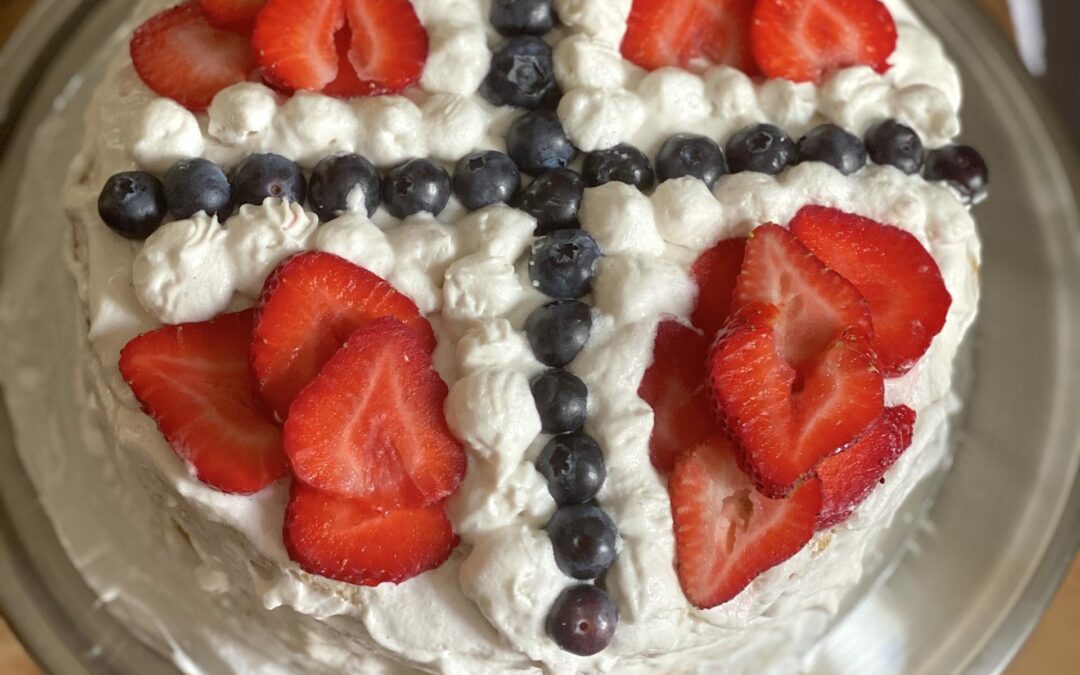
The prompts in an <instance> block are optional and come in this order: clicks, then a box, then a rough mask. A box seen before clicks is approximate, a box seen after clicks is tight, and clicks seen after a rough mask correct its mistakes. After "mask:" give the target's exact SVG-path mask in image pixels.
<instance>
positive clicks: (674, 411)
mask: <svg viewBox="0 0 1080 675" xmlns="http://www.w3.org/2000/svg"><path fill="white" fill-rule="evenodd" d="M708 348H709V343H708V342H707V341H706V340H705V338H704V337H702V336H701V335H699V334H698V333H697V332H696V331H695V330H694V329H692V328H687V327H686V326H684V325H682V324H680V323H679V322H677V321H664V322H663V323H661V324H660V326H659V327H658V328H657V332H656V342H655V343H654V345H653V363H652V365H651V366H649V369H648V370H647V371H646V372H645V377H644V378H643V379H642V380H641V387H640V388H639V389H638V396H640V397H641V398H642V399H644V401H645V402H646V403H648V404H649V406H651V407H652V409H653V415H654V423H653V431H652V436H651V437H650V438H649V457H650V459H651V460H652V463H653V466H654V467H656V470H657V471H659V472H660V473H662V474H667V473H669V472H670V471H671V468H672V467H673V466H674V465H675V459H676V458H677V457H678V456H679V455H680V454H681V453H682V452H684V451H685V450H687V449H688V448H692V447H694V446H695V445H698V444H699V443H701V442H703V441H704V440H705V439H706V438H708V437H709V436H711V435H713V434H716V433H718V432H719V427H718V424H717V421H716V414H715V413H714V412H713V410H712V406H711V404H710V402H709V393H708V390H707V389H706V386H705V384H706V382H705V369H704V366H705V363H706V360H707V359H706V352H707V351H708Z"/></svg>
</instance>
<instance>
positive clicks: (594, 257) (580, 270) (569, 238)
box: [529, 230, 603, 300]
mask: <svg viewBox="0 0 1080 675" xmlns="http://www.w3.org/2000/svg"><path fill="white" fill-rule="evenodd" d="M602 256H603V254H602V253H601V252H600V246H599V244H597V243H596V240H595V239H593V238H592V237H590V236H589V235H588V233H586V232H584V231H582V230H556V231H554V232H552V233H551V234H549V235H548V236H546V237H543V238H541V239H537V240H536V241H535V242H534V243H533V246H532V257H531V258H530V259H529V278H530V279H531V280H532V283H533V286H535V287H536V288H537V290H539V291H540V292H541V293H543V294H544V295H547V296H549V297H552V298H556V299H559V300H574V299H576V298H580V297H581V296H583V295H586V294H587V293H588V292H589V290H590V289H591V287H592V278H593V275H594V274H596V266H597V264H598V263H599V262H600V258H601V257H602Z"/></svg>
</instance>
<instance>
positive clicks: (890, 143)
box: [866, 120, 925, 176]
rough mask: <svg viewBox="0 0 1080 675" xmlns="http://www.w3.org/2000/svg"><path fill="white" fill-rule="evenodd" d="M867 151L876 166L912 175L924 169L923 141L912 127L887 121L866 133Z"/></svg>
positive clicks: (894, 121)
mask: <svg viewBox="0 0 1080 675" xmlns="http://www.w3.org/2000/svg"><path fill="white" fill-rule="evenodd" d="M866 151H867V153H868V154H869V155H870V159H871V160H873V161H874V163H875V164H882V165H887V166H895V167H896V168H897V169H900V170H901V171H903V172H904V173H906V174H908V175H909V176H910V175H913V174H916V173H919V170H920V169H922V165H923V158H924V156H925V153H924V152H923V144H922V139H920V138H919V134H918V133H916V132H915V130H914V129H912V128H911V127H907V126H904V125H903V124H900V123H899V122H897V121H896V120H885V121H884V122H881V123H879V124H877V125H875V126H874V127H873V128H872V129H870V131H868V132H866Z"/></svg>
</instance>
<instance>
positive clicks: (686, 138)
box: [656, 134, 728, 190]
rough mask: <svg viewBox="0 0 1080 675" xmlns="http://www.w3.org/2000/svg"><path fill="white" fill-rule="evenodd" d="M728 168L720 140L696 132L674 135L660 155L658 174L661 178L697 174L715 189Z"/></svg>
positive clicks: (710, 187)
mask: <svg viewBox="0 0 1080 675" xmlns="http://www.w3.org/2000/svg"><path fill="white" fill-rule="evenodd" d="M727 171H728V169H727V162H726V161H725V160H724V151H723V150H721V149H720V146H719V145H717V143H716V141H714V140H712V139H711V138H706V137H705V136H698V135H696V134H678V135H676V136H672V137H671V138H669V139H667V141H665V142H664V145H663V146H662V147H661V148H660V154H658V155H657V156H656V175H657V176H658V177H659V178H660V180H661V181H665V180H669V179H671V178H680V177H682V176H693V177H694V178H700V179H701V180H703V181H705V185H707V186H708V187H709V189H710V190H711V189H713V188H714V187H716V183H717V181H719V180H720V176H723V175H724V174H725V173H727Z"/></svg>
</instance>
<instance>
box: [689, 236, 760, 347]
mask: <svg viewBox="0 0 1080 675" xmlns="http://www.w3.org/2000/svg"><path fill="white" fill-rule="evenodd" d="M745 253H746V239H741V238H740V239H726V240H724V241H722V242H720V243H719V244H717V245H716V246H713V247H712V248H710V249H709V250H708V251H705V252H704V253H702V254H701V256H700V257H699V258H698V259H697V261H695V262H694V266H693V267H692V268H691V270H690V274H691V276H692V277H693V278H694V282H695V283H696V284H697V287H698V299H697V305H696V306H695V307H694V313H693V315H692V316H691V317H690V318H691V320H692V321H693V322H694V325H695V326H697V327H698V328H700V329H701V330H702V331H704V332H705V337H706V338H707V339H708V341H709V342H710V343H711V342H712V341H713V338H715V337H716V334H717V333H719V332H720V331H721V329H723V327H724V324H726V323H727V320H728V318H729V316H730V314H731V303H732V298H733V296H734V293H735V282H736V281H738V279H739V272H740V271H741V270H742V264H743V256H744V254H745Z"/></svg>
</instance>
